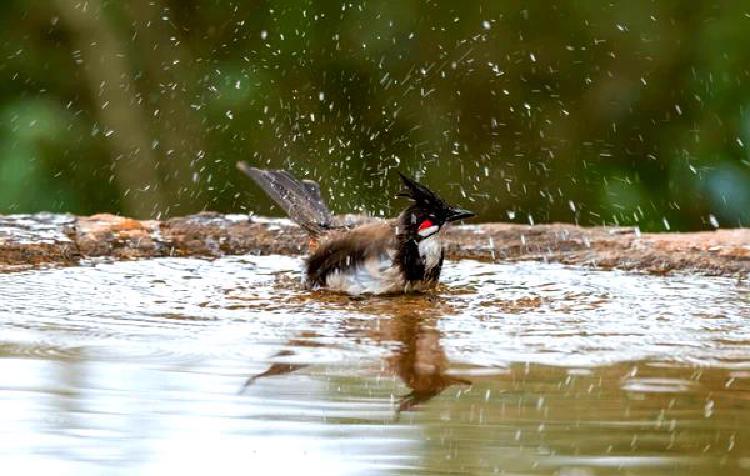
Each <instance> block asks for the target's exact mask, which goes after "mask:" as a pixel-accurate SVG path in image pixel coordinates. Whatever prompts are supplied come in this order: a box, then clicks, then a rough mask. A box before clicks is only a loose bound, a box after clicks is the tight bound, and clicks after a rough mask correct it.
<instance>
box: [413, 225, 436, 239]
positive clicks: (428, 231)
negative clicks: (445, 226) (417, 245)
mask: <svg viewBox="0 0 750 476" xmlns="http://www.w3.org/2000/svg"><path fill="white" fill-rule="evenodd" d="M439 229H440V227H439V226H437V225H432V226H428V227H427V228H422V229H421V230H419V231H418V232H417V235H419V236H421V237H422V238H424V237H427V236H430V235H432V234H433V233H437V231H438V230H439Z"/></svg>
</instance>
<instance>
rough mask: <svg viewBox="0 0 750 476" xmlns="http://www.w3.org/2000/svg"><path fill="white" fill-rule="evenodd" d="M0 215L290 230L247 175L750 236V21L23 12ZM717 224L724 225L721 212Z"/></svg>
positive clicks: (383, 204) (343, 193)
mask: <svg viewBox="0 0 750 476" xmlns="http://www.w3.org/2000/svg"><path fill="white" fill-rule="evenodd" d="M0 28H1V29H2V31H3V38H2V42H1V44H0V54H1V56H0V213H19V212H33V211H40V210H50V211H56V212H73V213H78V214H91V213H95V212H102V211H108V212H117V213H123V214H128V215H135V216H138V217H149V216H153V217H162V218H163V217H165V216H169V215H177V214H187V213H193V212H196V211H198V210H202V209H211V210H218V211H223V212H231V211H235V212H243V211H254V212H256V213H259V214H274V213H278V211H275V210H273V209H272V207H271V204H270V203H269V202H268V200H267V199H266V198H265V197H264V196H262V193H261V192H260V191H259V190H258V189H257V188H255V187H254V186H253V185H252V184H251V183H250V182H249V181H248V180H247V179H245V178H244V177H240V176H239V175H238V174H237V172H236V171H235V168H234V163H235V162H236V161H237V160H240V159H242V160H247V161H249V162H251V163H255V164H257V165H260V166H268V167H279V168H281V167H283V168H289V169H291V170H292V171H293V172H294V173H296V174H299V175H306V176H308V177H312V178H315V179H317V180H319V181H320V182H321V184H322V186H323V189H324V190H325V191H326V193H327V194H328V196H329V197H330V202H331V204H332V206H333V208H334V209H335V210H336V211H339V212H348V211H357V210H360V211H361V210H364V211H368V212H372V213H375V214H381V213H382V214H385V215H390V214H395V213H396V212H397V211H398V210H399V208H400V207H401V206H402V202H401V201H400V200H397V199H394V195H395V193H396V192H397V189H398V183H397V176H396V173H395V170H396V169H398V170H402V171H404V172H407V173H411V174H413V175H416V176H417V177H418V178H419V179H421V180H423V181H424V182H425V183H426V184H428V185H429V186H431V187H433V188H435V189H437V190H439V191H440V192H442V193H443V194H444V195H445V196H446V198H448V199H450V200H452V201H456V202H459V203H461V204H462V205H464V206H466V207H467V208H472V209H475V210H476V211H478V212H479V213H480V215H481V218H482V219H483V220H484V221H496V220H511V221H516V222H522V223H527V222H529V221H533V222H536V223H540V222H549V221H568V222H574V221H575V222H577V223H580V224H584V225H591V224H602V223H607V224H622V225H624V224H637V225H639V226H640V227H641V228H642V229H645V230H664V229H672V230H676V229H684V230H688V229H709V228H712V226H714V225H717V224H718V225H720V226H722V227H727V226H745V225H747V224H748V223H749V222H750V157H749V156H748V144H750V116H749V115H748V111H747V105H748V104H749V103H750V88H749V87H748V86H747V82H748V69H749V68H750V48H748V47H747V45H748V44H749V42H748V40H750V7H748V6H747V5H745V4H744V3H743V2H679V1H658V2H656V1H645V0H638V1H628V2H595V1H577V2H576V1H566V2H557V1H531V2H520V3H519V2H510V1H502V2H501V1H484V2H440V1H424V0H399V1H390V2H389V1H384V0H381V1H355V2H338V1H336V2H334V1H309V2H304V1H303V2H289V1H286V2H285V1H253V2H229V1H221V0H184V1H183V0H181V1H177V0H173V1H167V0H153V1H149V2H146V1H136V0H131V1H106V0H88V1H85V2H84V1H79V0H54V1H53V0H40V1H36V2H28V1H23V0H6V1H5V2H4V8H3V10H2V12H0ZM712 217H713V218H712Z"/></svg>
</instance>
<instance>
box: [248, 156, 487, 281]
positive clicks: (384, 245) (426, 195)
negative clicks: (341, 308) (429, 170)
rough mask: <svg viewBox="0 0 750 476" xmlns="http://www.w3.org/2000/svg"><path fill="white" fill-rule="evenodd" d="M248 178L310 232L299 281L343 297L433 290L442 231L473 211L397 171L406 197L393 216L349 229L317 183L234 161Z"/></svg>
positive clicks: (442, 253)
mask: <svg viewBox="0 0 750 476" xmlns="http://www.w3.org/2000/svg"><path fill="white" fill-rule="evenodd" d="M237 168H238V169H239V170H240V171H242V172H243V173H245V174H246V175H248V176H249V177H250V178H251V179H253V180H254V181H255V183H257V184H258V186H260V188H262V189H263V190H264V191H265V192H266V194H268V196H269V197H270V198H271V199H272V200H273V201H274V202H276V203H277V204H278V205H279V206H280V207H281V208H282V209H283V210H284V211H285V212H286V213H287V215H288V216H289V218H291V219H292V220H293V221H294V222H295V223H297V224H298V225H299V226H301V227H302V228H303V229H304V230H305V231H306V232H307V233H308V235H309V236H310V240H311V253H310V255H309V256H308V258H307V260H306V261H305V276H304V280H305V286H306V287H307V288H308V289H326V290H330V291H335V292H341V293H346V294H350V295H362V294H401V293H410V292H423V291H427V290H430V289H433V288H434V287H435V286H436V285H437V283H438V281H439V279H440V270H441V268H442V266H443V258H444V257H445V250H444V248H443V241H442V231H443V230H444V229H445V227H446V225H447V224H448V223H450V222H454V221H457V220H463V219H466V218H470V217H473V216H474V213H472V212H470V211H468V210H464V209H462V208H459V207H456V206H453V205H449V204H448V203H447V202H445V200H443V199H442V198H440V196H438V194H436V193H435V192H433V191H432V190H430V189H428V188H427V187H425V186H424V185H422V184H420V183H418V182H417V181H415V180H413V179H411V178H409V177H407V176H405V175H403V174H401V173H399V175H400V177H401V181H402V182H403V185H404V192H402V193H400V194H399V196H403V197H406V198H408V199H410V200H411V201H412V202H411V204H410V205H409V206H407V207H406V208H405V209H404V210H403V211H402V212H401V214H400V215H399V216H398V217H396V218H393V219H389V220H380V221H378V222H375V223H366V224H362V225H359V226H355V227H351V228H350V227H345V226H340V225H337V224H336V222H335V220H334V217H333V214H332V213H331V211H330V210H329V209H328V207H327V206H326V204H325V203H324V201H323V199H322V196H321V193H320V186H319V185H318V184H317V183H316V182H313V181H311V180H298V179H296V178H295V177H294V176H293V175H292V174H291V173H289V172H287V171H285V170H263V169H259V168H256V167H251V166H249V165H248V164H246V163H245V162H238V163H237Z"/></svg>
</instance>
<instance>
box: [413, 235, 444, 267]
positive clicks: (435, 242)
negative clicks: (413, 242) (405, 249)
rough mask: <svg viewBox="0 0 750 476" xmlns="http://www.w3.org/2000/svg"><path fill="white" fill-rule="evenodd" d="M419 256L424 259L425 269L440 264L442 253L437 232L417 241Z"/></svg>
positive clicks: (441, 245)
mask: <svg viewBox="0 0 750 476" xmlns="http://www.w3.org/2000/svg"><path fill="white" fill-rule="evenodd" d="M418 247H419V256H420V258H422V259H423V260H424V268H425V270H430V269H432V268H434V267H435V266H437V265H438V264H440V257H441V256H442V254H443V244H442V243H441V242H440V238H439V237H438V235H437V233H435V234H433V235H432V236H430V237H428V238H425V239H424V240H422V241H420V242H419V245H418Z"/></svg>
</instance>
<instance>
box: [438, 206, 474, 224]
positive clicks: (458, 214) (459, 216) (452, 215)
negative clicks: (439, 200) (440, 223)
mask: <svg viewBox="0 0 750 476" xmlns="http://www.w3.org/2000/svg"><path fill="white" fill-rule="evenodd" d="M475 215H476V214H475V213H474V212H470V211H469V210H464V209H462V208H451V209H450V210H448V216H447V217H446V218H445V221H456V220H463V219H465V218H471V217H473V216H475Z"/></svg>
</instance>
